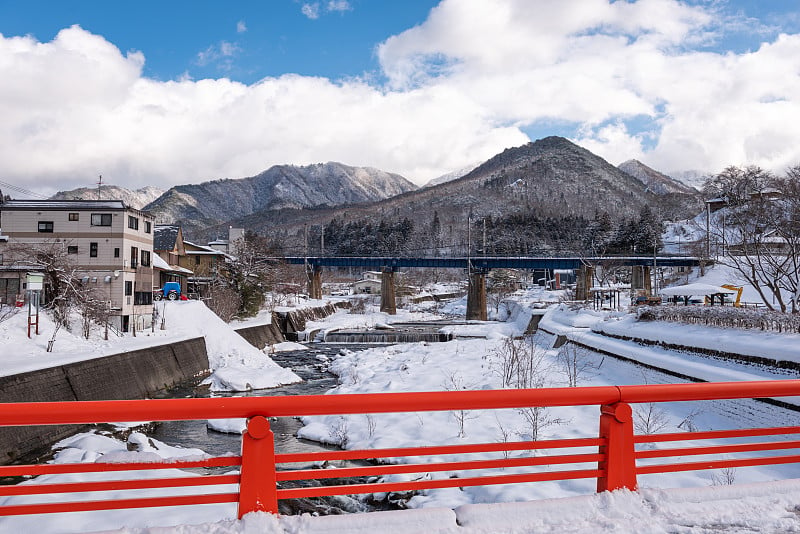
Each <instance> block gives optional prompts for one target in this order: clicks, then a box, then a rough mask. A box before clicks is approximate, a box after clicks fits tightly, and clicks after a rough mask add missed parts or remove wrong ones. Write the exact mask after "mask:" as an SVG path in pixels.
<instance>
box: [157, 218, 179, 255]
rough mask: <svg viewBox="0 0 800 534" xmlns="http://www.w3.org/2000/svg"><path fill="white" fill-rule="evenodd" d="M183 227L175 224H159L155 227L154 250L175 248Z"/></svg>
mask: <svg viewBox="0 0 800 534" xmlns="http://www.w3.org/2000/svg"><path fill="white" fill-rule="evenodd" d="M180 230H181V227H180V226H177V225H174V224H157V225H155V226H154V227H153V250H175V243H176V241H177V240H178V233H180Z"/></svg>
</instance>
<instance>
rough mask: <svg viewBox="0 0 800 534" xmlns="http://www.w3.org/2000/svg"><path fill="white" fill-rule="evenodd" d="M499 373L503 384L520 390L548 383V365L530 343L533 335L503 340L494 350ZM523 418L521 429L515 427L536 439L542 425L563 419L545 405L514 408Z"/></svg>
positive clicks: (559, 422)
mask: <svg viewBox="0 0 800 534" xmlns="http://www.w3.org/2000/svg"><path fill="white" fill-rule="evenodd" d="M492 365H493V367H494V369H495V372H497V373H498V374H499V375H500V378H501V380H502V382H503V387H514V388H520V389H534V388H543V387H545V386H547V381H548V376H549V373H550V369H551V364H550V361H549V359H548V358H547V352H546V351H544V350H542V349H540V348H539V347H538V346H537V345H535V344H534V343H533V338H527V339H520V340H515V339H510V338H509V339H506V340H505V341H504V342H503V344H502V345H501V346H500V348H499V349H497V350H496V351H495V353H494V361H493V363H492ZM517 413H519V414H520V415H521V416H522V418H523V420H524V421H525V427H524V429H521V430H518V431H517V434H518V435H520V436H527V437H529V439H531V440H533V441H536V440H537V439H539V433H540V432H541V430H542V429H543V428H547V427H549V426H552V425H559V424H563V423H564V420H563V419H560V418H556V417H552V416H551V415H550V412H549V410H548V409H547V408H545V407H543V406H531V407H526V408H519V409H517Z"/></svg>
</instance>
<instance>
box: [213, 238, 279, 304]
mask: <svg viewBox="0 0 800 534" xmlns="http://www.w3.org/2000/svg"><path fill="white" fill-rule="evenodd" d="M272 256H274V254H272V253H271V251H270V249H269V247H268V242H267V240H266V238H264V237H261V236H259V235H256V234H254V233H252V232H245V234H244V236H243V237H242V238H241V239H237V240H236V246H235V249H234V252H233V258H232V259H231V260H229V261H228V262H227V263H226V265H225V268H224V269H221V270H220V273H219V274H220V279H221V280H222V281H223V282H224V283H225V284H226V285H227V286H228V287H230V288H231V289H233V290H234V291H235V292H236V293H237V294H238V295H239V299H240V301H239V308H238V310H237V313H238V315H239V316H241V317H249V316H253V315H255V314H256V313H258V311H259V310H260V309H261V306H262V305H263V304H264V299H265V295H266V293H267V292H268V291H269V290H270V289H271V288H272V286H274V284H275V282H276V280H275V274H276V272H277V270H278V269H277V267H276V265H277V263H276V261H275V260H274V259H271V257H272Z"/></svg>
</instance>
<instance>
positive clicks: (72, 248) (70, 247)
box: [67, 245, 78, 254]
mask: <svg viewBox="0 0 800 534" xmlns="http://www.w3.org/2000/svg"><path fill="white" fill-rule="evenodd" d="M77 253H78V245H68V246H67V254H77Z"/></svg>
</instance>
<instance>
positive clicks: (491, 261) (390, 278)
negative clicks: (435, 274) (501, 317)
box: [284, 256, 700, 320]
mask: <svg viewBox="0 0 800 534" xmlns="http://www.w3.org/2000/svg"><path fill="white" fill-rule="evenodd" d="M284 260H285V261H286V262H287V263H289V264H292V265H305V266H306V268H307V271H308V293H309V295H310V296H311V297H312V298H322V270H323V267H329V268H331V267H362V268H368V269H373V270H380V271H381V272H382V273H383V275H382V280H381V311H385V312H388V313H390V314H394V313H396V311H397V307H396V305H395V291H394V274H395V272H396V271H397V270H398V269H413V268H424V267H427V268H440V269H462V270H464V271H467V273H468V274H469V289H468V292H467V319H479V320H485V319H486V273H487V272H488V271H490V270H492V269H522V270H537V271H541V270H548V271H553V270H572V271H577V284H576V290H575V298H576V299H578V300H586V299H588V297H589V288H590V287H592V282H591V281H592V277H593V272H594V269H595V268H596V267H599V266H605V267H611V266H613V267H629V268H631V281H632V286H633V287H635V288H640V289H643V290H645V291H646V292H647V293H648V294H649V293H650V289H651V284H650V272H651V269H652V268H654V267H695V266H697V265H700V258H697V257H692V256H602V257H580V256H559V257H546V256H508V257H506V256H502V257H499V256H493V257H487V256H460V257H453V256H442V257H414V256H409V257H404V256H288V257H286V258H284Z"/></svg>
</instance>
